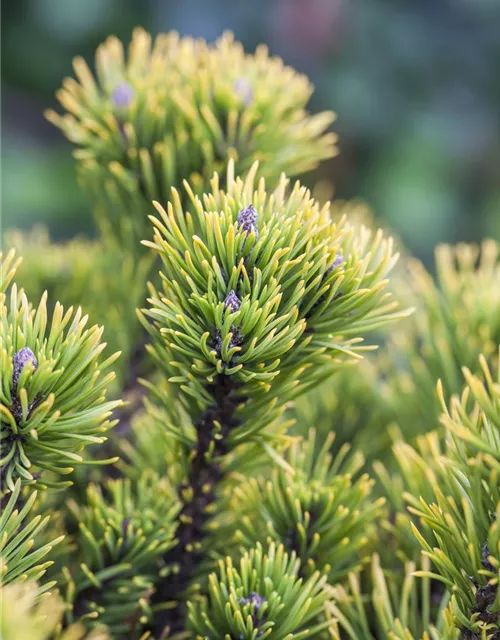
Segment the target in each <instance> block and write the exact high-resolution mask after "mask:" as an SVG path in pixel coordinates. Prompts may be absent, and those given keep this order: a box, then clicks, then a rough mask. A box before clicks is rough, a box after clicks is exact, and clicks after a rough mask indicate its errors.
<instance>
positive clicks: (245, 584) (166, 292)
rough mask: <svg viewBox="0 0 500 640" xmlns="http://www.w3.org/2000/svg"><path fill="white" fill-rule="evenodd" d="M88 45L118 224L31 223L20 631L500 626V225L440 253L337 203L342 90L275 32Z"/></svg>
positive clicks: (10, 279)
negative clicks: (271, 36) (249, 42)
mask: <svg viewBox="0 0 500 640" xmlns="http://www.w3.org/2000/svg"><path fill="white" fill-rule="evenodd" d="M74 67H75V74H76V79H73V78H71V79H67V80H65V81H64V85H63V88H62V89H61V90H60V91H59V93H58V98H59V101H60V103H61V106H62V109H63V113H55V112H52V111H51V112H49V113H48V114H47V116H48V118H49V120H50V121H51V122H53V123H54V124H55V125H56V126H57V127H59V128H60V129H61V130H62V132H63V133H64V134H65V136H66V137H67V138H68V139H69V140H70V141H71V142H72V143H74V144H75V146H76V149H75V152H74V156H75V162H76V167H77V172H78V176H79V179H80V182H81V185H82V187H83V188H84V189H85V191H86V192H87V193H88V194H89V196H90V200H91V202H92V205H93V207H94V211H95V216H96V223H97V229H98V234H97V237H95V238H93V239H86V238H75V239H72V240H70V241H68V242H66V243H63V244H54V243H53V242H51V240H50V238H49V236H48V234H47V232H46V231H45V230H43V229H37V230H34V231H32V232H30V233H29V234H26V233H21V232H9V233H8V234H6V236H5V238H4V245H5V253H4V254H3V257H2V264H1V273H0V276H1V283H0V284H1V287H0V332H1V333H0V336H1V340H0V352H1V364H2V368H1V373H0V379H1V393H0V395H1V424H0V438H1V440H0V449H1V455H0V465H1V468H0V471H1V494H0V498H1V504H2V513H1V515H0V578H1V580H2V586H3V593H2V598H3V602H2V614H1V620H0V623H1V633H2V638H4V639H5V640H27V639H33V640H77V639H87V640H113V639H116V640H123V639H129V638H130V639H132V640H134V639H135V640H147V639H150V640H166V639H167V638H169V639H172V640H188V639H192V640H218V639H220V640H256V639H257V638H261V639H264V638H267V639H269V640H294V639H295V640H297V639H302V638H319V639H321V638H336V639H338V640H346V639H349V640H459V639H464V640H499V639H500V590H499V588H498V583H499V580H500V524H499V523H500V520H499V511H500V489H499V487H500V373H499V366H500V358H499V341H500V293H499V292H500V248H499V245H498V243H496V242H495V241H494V240H486V241H484V243H483V244H482V245H481V247H474V246H469V245H460V246H458V247H449V246H442V247H439V248H438V249H437V251H436V272H437V275H436V277H435V278H434V277H433V276H432V275H430V274H429V273H427V271H426V270H425V269H424V267H423V266H421V265H420V264H419V263H417V262H416V261H415V260H413V259H412V258H410V257H409V256H408V254H407V252H406V250H405V249H404V246H402V244H401V243H400V242H397V243H396V244H397V248H395V243H394V241H393V240H392V238H391V236H390V234H389V233H387V232H385V231H383V230H380V229H378V228H377V225H376V223H375V219H374V218H373V216H371V215H367V214H366V212H365V210H364V209H363V208H362V207H360V205H358V204H355V203H340V202H333V203H323V202H317V201H316V200H315V199H314V197H313V196H312V195H311V192H310V191H309V190H308V189H307V188H306V187H305V186H303V185H302V184H301V183H300V182H298V181H297V180H296V178H297V176H299V175H300V174H302V173H304V172H306V171H308V170H310V169H312V168H314V167H315V166H316V165H317V164H318V163H319V162H320V161H321V160H323V159H326V158H328V157H331V156H332V155H333V154H335V153H336V147H335V141H336V138H335V135H334V134H333V133H331V132H329V131H328V128H329V125H330V123H331V122H332V120H333V115H332V114H330V113H325V114H319V115H311V114H309V112H308V111H307V101H308V99H309V96H310V94H311V90H312V89H311V86H310V84H309V82H308V81H307V79H306V78H305V77H303V76H300V75H298V74H297V73H295V72H294V71H293V70H292V69H290V68H288V67H286V66H284V64H283V63H282V62H281V61H280V60H278V59H275V58H272V57H270V56H269V54H268V52H267V50H266V49H265V48H264V47H260V48H258V49H257V51H256V52H255V53H254V54H246V53H245V52H244V51H243V48H242V47H241V45H240V44H239V43H237V42H235V41H234V40H233V38H232V37H231V36H230V35H225V36H223V37H222V38H221V39H220V40H219V41H217V42H216V43H215V44H213V45H208V44H207V43H205V42H203V41H201V40H192V39H190V38H179V37H178V36H177V35H176V34H166V35H160V36H158V37H157V38H156V39H155V40H154V41H153V40H152V38H151V37H150V36H149V34H147V33H146V32H144V31H143V30H137V31H136V32H135V33H134V34H133V36H132V41H131V44H130V46H129V48H128V51H127V52H125V49H124V47H123V45H122V43H121V42H119V41H118V40H117V39H116V38H109V39H108V40H107V41H106V42H105V43H104V44H103V45H101V46H100V47H99V48H98V51H97V54H96V61H95V73H94V72H92V71H91V70H90V69H89V68H88V66H87V65H86V63H84V62H83V60H81V59H77V60H76V61H75V64H74ZM400 254H401V255H402V258H401V259H400V262H399V266H397V267H396V263H397V261H398V258H399V256H400ZM395 267H396V268H395ZM389 277H390V279H389Z"/></svg>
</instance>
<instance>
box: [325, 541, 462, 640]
mask: <svg viewBox="0 0 500 640" xmlns="http://www.w3.org/2000/svg"><path fill="white" fill-rule="evenodd" d="M416 566H417V565H416V564H415V562H413V561H407V562H405V563H404V564H403V563H399V564H398V565H397V567H396V571H384V569H383V568H382V566H381V563H380V558H379V556H378V555H377V554H374V555H373V558H372V563H371V571H370V574H369V576H368V582H369V589H370V593H369V595H368V597H367V596H365V593H364V589H365V586H364V585H363V580H362V578H363V576H362V575H360V574H359V573H351V574H349V580H348V586H347V587H344V586H343V585H342V584H339V585H337V586H336V587H335V588H334V589H333V598H332V601H331V602H330V603H329V604H328V612H329V616H331V618H332V622H333V624H332V625H331V628H332V630H333V632H332V637H333V638H334V639H335V640H341V639H345V640H347V639H349V640H420V639H421V640H458V639H459V638H460V631H459V630H458V629H456V627H455V626H454V625H453V622H452V615H451V611H450V609H449V608H447V604H448V602H449V597H445V598H441V599H438V602H439V604H438V605H437V606H436V604H434V603H433V594H432V590H431V581H430V578H429V577H428V576H425V577H424V578H422V579H421V580H419V579H418V578H416V576H415V570H416ZM420 566H422V567H423V568H424V569H425V568H428V566H429V560H428V559H427V558H425V557H423V558H422V559H421V562H420Z"/></svg>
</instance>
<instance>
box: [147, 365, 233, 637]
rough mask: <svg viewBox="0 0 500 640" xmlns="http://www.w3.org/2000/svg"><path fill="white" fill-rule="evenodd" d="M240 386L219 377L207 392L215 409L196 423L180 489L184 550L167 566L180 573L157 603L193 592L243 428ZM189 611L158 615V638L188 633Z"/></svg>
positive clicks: (172, 554)
mask: <svg viewBox="0 0 500 640" xmlns="http://www.w3.org/2000/svg"><path fill="white" fill-rule="evenodd" d="M239 386H240V385H238V384H237V383H235V382H234V381H233V380H232V379H231V378H228V377H225V376H217V378H216V379H215V381H214V383H213V384H212V385H210V386H209V387H208V388H207V391H208V392H209V393H210V394H211V395H212V396H213V398H214V401H215V404H214V406H212V407H210V408H209V409H207V410H206V411H204V412H203V413H202V414H201V416H200V418H199V420H198V422H197V423H196V424H195V429H196V434H197V444H196V446H195V448H194V449H193V451H192V454H191V455H192V461H191V464H190V467H189V473H188V477H187V479H186V482H185V483H184V484H183V485H181V486H180V487H179V495H180V498H181V499H182V500H183V507H182V510H181V512H180V515H179V521H180V524H179V529H178V531H177V537H178V540H179V547H178V548H177V547H176V548H174V549H172V550H171V551H170V552H169V553H168V554H167V555H166V556H165V558H164V562H165V564H167V565H176V566H177V571H176V573H174V574H173V576H171V577H170V578H169V579H168V580H166V581H164V582H163V583H161V584H160V585H159V587H158V588H157V590H156V593H155V595H154V596H153V602H166V601H173V600H174V601H175V600H177V599H178V598H179V596H180V595H181V594H184V593H185V592H186V590H187V589H188V587H189V585H190V583H191V581H192V579H193V578H194V576H195V574H196V569H197V567H198V565H199V563H200V561H201V560H202V558H203V540H204V538H205V536H206V531H205V526H206V524H207V521H208V519H209V517H210V515H211V512H212V510H213V506H214V505H215V501H216V497H217V486H218V483H219V482H220V481H221V479H222V476H223V470H222V468H221V465H220V459H221V458H223V457H224V456H225V455H226V454H227V453H228V449H227V438H228V436H229V434H230V432H231V430H232V429H233V428H235V427H237V426H238V424H239V421H238V420H237V419H236V418H235V413H236V409H237V406H238V404H239V402H241V401H242V398H241V397H238V387H239ZM185 616H186V611H185V610H183V608H182V605H181V606H180V608H179V607H178V608H175V609H172V610H166V611H164V612H162V613H160V614H159V615H158V616H157V621H156V633H157V634H161V633H162V632H163V631H164V630H165V629H166V628H168V629H170V631H171V632H172V633H177V632H180V631H182V629H183V628H184V620H185Z"/></svg>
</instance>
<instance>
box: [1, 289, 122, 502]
mask: <svg viewBox="0 0 500 640" xmlns="http://www.w3.org/2000/svg"><path fill="white" fill-rule="evenodd" d="M0 322H1V325H0V331H1V371H2V373H1V378H0V379H1V394H0V398H1V407H0V408H1V432H0V435H1V451H2V458H1V466H2V477H3V480H4V482H5V486H4V489H7V490H9V491H13V490H14V486H15V482H16V480H17V479H18V478H20V479H21V480H22V482H23V483H34V484H37V485H38V486H40V487H48V486H66V485H67V484H68V483H64V482H61V481H59V480H58V478H57V476H59V475H67V474H69V473H71V472H72V471H73V469H74V465H77V464H82V463H84V458H83V457H82V455H81V453H82V452H83V449H84V448H85V446H87V445H89V444H95V443H102V442H104V441H105V439H106V438H105V436H103V434H104V433H105V432H106V431H107V430H108V429H110V428H111V427H112V426H114V422H113V421H112V420H110V419H109V418H110V416H111V413H112V411H113V409H115V408H116V407H118V406H119V405H120V404H121V403H120V401H113V402H106V401H105V395H106V387H107V385H108V384H109V383H110V382H111V380H112V379H113V377H114V374H113V373H107V374H105V375H103V372H104V371H106V369H108V368H109V366H110V365H111V364H112V363H113V362H114V360H116V358H117V357H118V355H119V354H118V353H117V354H115V355H114V356H111V357H110V358H108V359H106V360H105V361H103V362H101V361H100V355H101V353H102V351H103V350H104V348H105V346H106V345H105V343H101V336H102V328H99V327H97V326H94V327H92V328H90V329H87V328H86V324H87V316H83V314H82V311H81V309H77V311H76V312H75V313H73V309H71V308H70V309H69V310H68V311H67V312H64V309H63V307H62V306H61V305H59V304H56V306H55V308H54V314H53V317H52V321H51V322H50V323H49V321H48V314H47V296H46V294H44V295H43V296H42V299H41V301H40V304H39V305H38V307H37V308H36V309H35V308H32V307H31V306H30V305H29V303H28V299H27V298H26V296H25V294H24V293H23V292H22V291H21V292H18V290H17V287H16V285H13V287H12V289H11V291H10V294H9V295H8V297H6V296H5V295H4V294H2V297H1V298H0ZM109 462H112V460H102V461H95V460H86V461H85V464H98V463H100V464H104V463H109ZM43 472H51V473H53V474H55V476H56V478H55V479H50V478H48V477H47V474H45V473H43ZM40 473H43V475H42V476H40ZM69 484H71V483H69Z"/></svg>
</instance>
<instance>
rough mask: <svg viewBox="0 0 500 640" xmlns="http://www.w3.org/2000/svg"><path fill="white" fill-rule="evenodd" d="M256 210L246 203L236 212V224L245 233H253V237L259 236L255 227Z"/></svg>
mask: <svg viewBox="0 0 500 640" xmlns="http://www.w3.org/2000/svg"><path fill="white" fill-rule="evenodd" d="M257 215H258V214H257V210H256V209H255V207H254V206H253V205H251V204H250V205H248V207H245V208H244V209H241V211H240V212H239V213H238V217H237V219H236V224H237V226H238V227H239V229H240V230H241V231H246V233H252V231H253V233H255V238H256V239H257V238H258V237H259V231H258V229H257Z"/></svg>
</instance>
